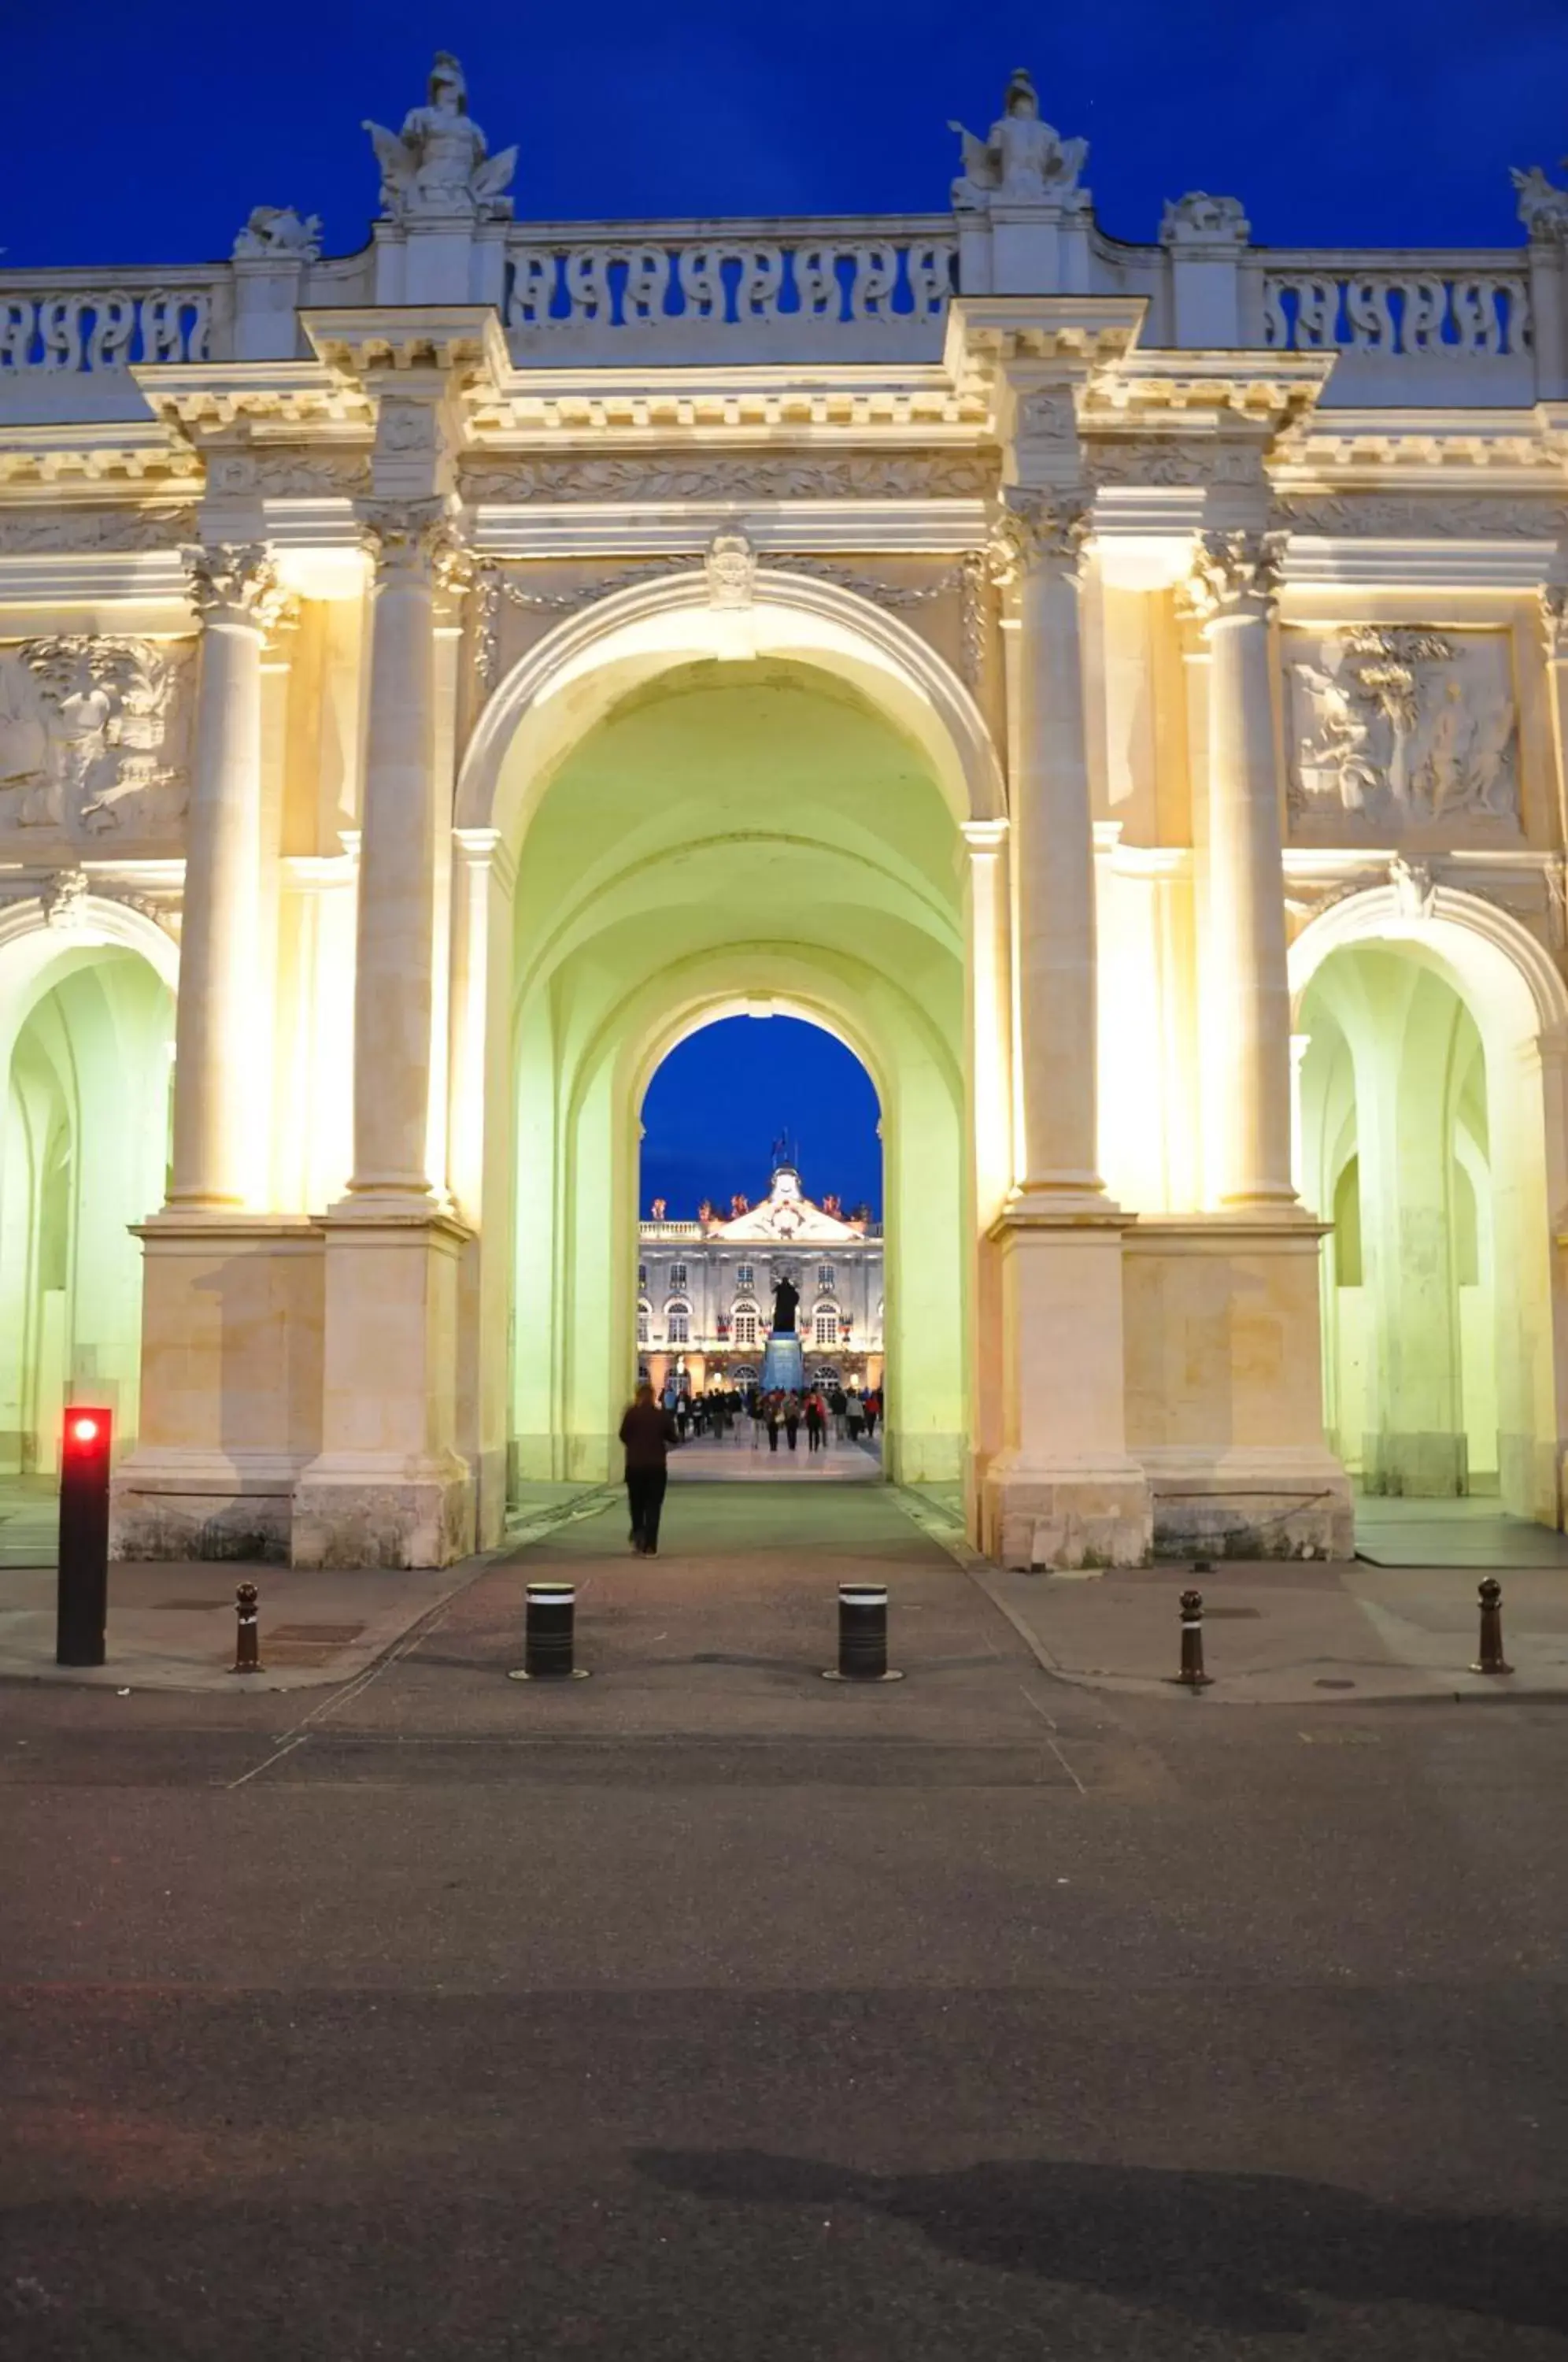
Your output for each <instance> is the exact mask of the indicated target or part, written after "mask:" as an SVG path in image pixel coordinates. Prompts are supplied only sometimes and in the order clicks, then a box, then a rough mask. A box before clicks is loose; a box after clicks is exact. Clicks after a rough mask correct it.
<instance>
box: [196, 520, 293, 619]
mask: <svg viewBox="0 0 1568 2362" xmlns="http://www.w3.org/2000/svg"><path fill="white" fill-rule="evenodd" d="M181 556H182V559H183V561H184V567H185V572H186V575H187V577H188V579H189V582H190V588H191V602H192V604H193V606H194V608H195V610H196V613H197V614H198V615H200V617H201V619H202V621H203V623H204V624H248V625H249V627H250V628H251V629H252V630H253V631H255V632H257V633H259V634H265V633H268V632H271V631H274V630H276V629H277V627H278V625H279V624H280V623H282V620H283V618H284V616H285V615H286V614H287V613H288V611H289V607H290V604H291V602H290V599H289V594H288V592H287V591H286V590H284V589H283V587H282V583H281V582H280V581H279V579H278V567H277V561H276V559H275V558H274V557H273V556H272V553H271V550H270V549H269V548H268V547H267V545H266V544H265V542H260V541H245V542H234V541H220V542H193V543H191V544H190V545H189V546H187V547H186V548H185V549H183V550H182V552H181Z"/></svg>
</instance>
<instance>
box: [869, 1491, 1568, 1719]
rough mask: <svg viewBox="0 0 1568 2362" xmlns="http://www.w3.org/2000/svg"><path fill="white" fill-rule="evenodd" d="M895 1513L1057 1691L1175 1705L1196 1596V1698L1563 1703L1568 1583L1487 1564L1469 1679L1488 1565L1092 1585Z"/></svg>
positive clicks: (1176, 1575) (1119, 1576)
mask: <svg viewBox="0 0 1568 2362" xmlns="http://www.w3.org/2000/svg"><path fill="white" fill-rule="evenodd" d="M898 1497H899V1498H900V1501H901V1502H902V1503H903V1505H904V1507H905V1509H906V1512H907V1514H908V1515H909V1516H910V1517H911V1518H912V1519H913V1520H914V1522H915V1523H916V1524H918V1525H919V1526H920V1527H921V1528H922V1530H923V1531H925V1532H927V1533H929V1534H930V1535H931V1536H932V1538H933V1540H942V1541H943V1542H944V1544H945V1546H946V1548H947V1549H948V1550H949V1551H951V1552H952V1554H953V1555H954V1557H955V1558H956V1559H957V1560H958V1561H959V1563H960V1564H962V1565H964V1566H966V1567H967V1569H968V1571H969V1573H971V1575H972V1576H973V1577H974V1579H975V1581H976V1582H977V1583H978V1584H979V1585H980V1587H981V1589H982V1590H983V1591H984V1592H985V1593H986V1595H987V1596H988V1598H990V1599H991V1600H993V1601H994V1602H995V1604H996V1605H997V1606H999V1608H1000V1609H1001V1611H1002V1613H1003V1615H1004V1616H1006V1617H1008V1619H1009V1621H1010V1623H1011V1624H1012V1625H1013V1627H1014V1628H1015V1629H1016V1630H1017V1631H1018V1632H1019V1634H1020V1635H1021V1638H1022V1639H1025V1640H1026V1641H1027V1642H1028V1644H1029V1646H1030V1648H1031V1649H1032V1650H1033V1651H1034V1654H1035V1656H1036V1658H1037V1659H1038V1661H1039V1662H1040V1663H1041V1664H1042V1665H1043V1667H1044V1668H1045V1669H1046V1671H1047V1672H1052V1673H1055V1675H1056V1676H1057V1677H1058V1678H1059V1679H1060V1680H1062V1681H1066V1682H1071V1683H1077V1684H1078V1685H1080V1686H1082V1687H1084V1688H1088V1689H1102V1690H1110V1691H1121V1692H1126V1693H1129V1694H1145V1695H1154V1694H1161V1695H1165V1696H1174V1695H1176V1690H1175V1688H1174V1687H1173V1685H1172V1681H1171V1676H1172V1675H1173V1674H1174V1673H1175V1672H1176V1668H1177V1665H1178V1664H1179V1662H1180V1628H1179V1602H1180V1598H1181V1594H1182V1592H1183V1590H1184V1589H1185V1588H1186V1587H1187V1585H1188V1584H1196V1586H1197V1588H1198V1590H1199V1591H1200V1592H1201V1593H1202V1595H1203V1603H1204V1657H1205V1666H1206V1670H1207V1671H1208V1672H1209V1675H1210V1677H1211V1681H1212V1686H1211V1687H1210V1688H1209V1689H1207V1690H1205V1691H1204V1692H1203V1696H1204V1698H1205V1699H1206V1700H1212V1701H1214V1702H1215V1703H1217V1704H1220V1705H1325V1704H1327V1703H1329V1702H1331V1700H1333V1699H1334V1698H1336V1697H1340V1698H1343V1699H1345V1700H1347V1701H1357V1702H1360V1703H1363V1704H1364V1703H1365V1702H1366V1701H1367V1700H1368V1699H1370V1698H1403V1697H1409V1698H1431V1697H1451V1698H1452V1697H1477V1698H1480V1697H1485V1698H1497V1697H1507V1696H1514V1697H1541V1696H1568V1574H1565V1573H1564V1572H1563V1571H1562V1569H1561V1568H1551V1567H1530V1566H1523V1567H1519V1566H1515V1567H1499V1568H1497V1569H1496V1573H1497V1574H1498V1576H1499V1579H1500V1581H1501V1582H1502V1584H1503V1628H1504V1639H1505V1647H1506V1652H1507V1660H1508V1662H1509V1663H1510V1664H1511V1665H1512V1666H1513V1668H1514V1672H1513V1674H1512V1676H1511V1677H1509V1678H1501V1677H1494V1676H1488V1675H1484V1674H1478V1673H1473V1672H1471V1670H1470V1667H1471V1664H1472V1662H1473V1661H1474V1657H1475V1654H1476V1649H1477V1646H1478V1641H1479V1614H1478V1606H1477V1601H1476V1595H1475V1594H1476V1584H1477V1581H1478V1580H1479V1577H1480V1576H1481V1574H1482V1573H1485V1572H1486V1569H1485V1567H1479V1566H1477V1567H1455V1566H1447V1567H1407V1566H1397V1567H1396V1566H1370V1565H1367V1564H1364V1563H1363V1562H1360V1561H1357V1562H1354V1563H1353V1564H1352V1565H1349V1566H1324V1565H1317V1564H1311V1563H1303V1562H1299V1561H1294V1560H1292V1561H1278V1560H1275V1561H1270V1562H1257V1563H1247V1562H1241V1561H1236V1562H1230V1561H1223V1562H1219V1563H1218V1564H1216V1565H1215V1567H1214V1568H1213V1571H1212V1572H1211V1573H1208V1574H1201V1575H1196V1576H1195V1575H1193V1574H1192V1573H1189V1572H1188V1571H1187V1569H1186V1568H1185V1567H1182V1566H1155V1567H1139V1568H1134V1569H1129V1570H1127V1571H1125V1572H1121V1573H1106V1574H1097V1575H1081V1574H1075V1575H1048V1574H1010V1573H1004V1572H1003V1571H1002V1570H1001V1569H1000V1568H998V1567H993V1566H990V1565H988V1563H987V1562H986V1561H985V1560H983V1559H981V1558H979V1557H978V1556H977V1554H976V1553H975V1552H974V1551H971V1550H970V1549H969V1548H968V1546H967V1544H966V1542H965V1540H964V1539H963V1535H962V1533H961V1532H960V1531H959V1530H958V1529H955V1527H954V1525H953V1524H952V1522H951V1521H950V1520H949V1519H946V1518H943V1517H942V1516H941V1515H940V1513H939V1512H938V1511H937V1510H935V1509H934V1508H933V1506H932V1505H931V1504H930V1503H929V1502H926V1501H922V1500H921V1499H919V1498H918V1497H915V1496H911V1495H910V1494H908V1493H900V1495H899V1496H898Z"/></svg>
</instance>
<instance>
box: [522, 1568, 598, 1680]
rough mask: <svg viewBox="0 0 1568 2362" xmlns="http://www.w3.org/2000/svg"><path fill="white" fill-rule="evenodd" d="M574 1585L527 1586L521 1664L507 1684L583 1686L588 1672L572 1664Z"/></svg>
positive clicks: (573, 1651)
mask: <svg viewBox="0 0 1568 2362" xmlns="http://www.w3.org/2000/svg"><path fill="white" fill-rule="evenodd" d="M576 1641H577V1585H576V1584H573V1583H531V1584H529V1585H528V1595H527V1606H526V1607H525V1610H524V1617H523V1662H522V1664H521V1665H519V1666H518V1667H517V1668H516V1670H515V1671H514V1672H509V1673H508V1674H507V1676H506V1678H507V1680H508V1681H509V1682H585V1681H586V1680H587V1679H588V1668H587V1667H586V1666H585V1665H579V1664H574V1663H573V1661H572V1660H573V1657H574V1655H575V1653H576Z"/></svg>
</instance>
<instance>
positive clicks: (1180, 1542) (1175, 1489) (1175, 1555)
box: [1138, 1445, 1355, 1560]
mask: <svg viewBox="0 0 1568 2362" xmlns="http://www.w3.org/2000/svg"><path fill="white" fill-rule="evenodd" d="M1138 1456H1139V1458H1140V1460H1141V1461H1142V1462H1143V1467H1144V1470H1145V1473H1147V1476H1148V1479H1149V1488H1150V1491H1151V1493H1152V1495H1153V1496H1154V1556H1155V1557H1156V1558H1157V1559H1190V1558H1216V1559H1218V1558H1231V1559H1273V1558H1277V1559H1297V1558H1320V1559H1338V1560H1348V1559H1353V1557H1354V1556H1355V1503H1354V1498H1353V1495H1352V1492H1351V1483H1350V1478H1349V1477H1348V1476H1347V1475H1346V1474H1345V1472H1344V1470H1343V1469H1342V1467H1341V1465H1340V1463H1339V1462H1338V1461H1337V1460H1336V1459H1334V1458H1333V1456H1332V1454H1331V1453H1330V1452H1327V1451H1314V1450H1313V1449H1311V1448H1310V1447H1309V1446H1308V1447H1302V1448H1300V1449H1292V1448H1291V1447H1289V1446H1287V1445H1282V1446H1277V1447H1275V1448H1273V1449H1269V1448H1267V1447H1263V1448H1259V1447H1253V1448H1252V1449H1246V1448H1244V1447H1243V1448H1239V1449H1237V1450H1235V1451H1201V1450H1198V1451H1191V1450H1188V1451H1182V1450H1179V1449H1178V1450H1168V1451H1141V1452H1140V1453H1139V1455H1138Z"/></svg>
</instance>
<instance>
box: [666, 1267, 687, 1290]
mask: <svg viewBox="0 0 1568 2362" xmlns="http://www.w3.org/2000/svg"><path fill="white" fill-rule="evenodd" d="M669 1284H670V1286H671V1287H684V1286H685V1285H686V1265H685V1264H683V1263H672V1264H670V1266H669Z"/></svg>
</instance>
